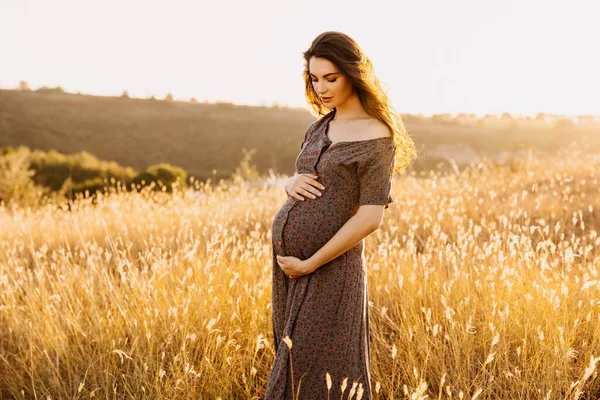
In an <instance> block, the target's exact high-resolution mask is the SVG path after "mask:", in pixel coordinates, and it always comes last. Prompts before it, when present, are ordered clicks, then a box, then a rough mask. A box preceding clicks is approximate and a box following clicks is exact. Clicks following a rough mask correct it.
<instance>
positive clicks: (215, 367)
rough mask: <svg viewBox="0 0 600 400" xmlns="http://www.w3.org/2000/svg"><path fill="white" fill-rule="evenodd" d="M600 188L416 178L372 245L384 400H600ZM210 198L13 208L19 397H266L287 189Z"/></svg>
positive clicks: (494, 177)
mask: <svg viewBox="0 0 600 400" xmlns="http://www.w3.org/2000/svg"><path fill="white" fill-rule="evenodd" d="M599 176H600V160H599V159H598V158H597V157H596V158H593V157H591V156H586V155H583V154H571V155H568V156H565V155H553V156H552V157H543V158H539V157H536V158H530V159H528V160H518V161H515V162H514V163H513V164H511V166H507V167H502V166H495V165H493V164H491V163H487V162H486V163H482V164H480V165H478V166H474V167H473V168H471V169H467V170H465V171H462V172H461V173H458V171H457V173H455V174H450V175H445V176H442V175H440V174H435V173H432V174H430V175H427V176H411V175H405V176H402V177H399V178H398V179H397V180H396V182H395V183H394V192H393V197H394V199H395V202H394V203H393V204H392V205H391V206H390V208H389V209H388V210H386V219H385V222H384V225H383V226H382V227H381V228H380V229H379V230H378V231H376V232H375V233H374V234H372V235H371V236H369V237H368V238H367V240H366V250H365V252H366V257H367V262H368V268H369V296H370V298H369V299H370V318H371V321H372V324H371V328H372V356H373V366H372V374H373V392H374V398H376V399H377V398H379V399H388V398H395V399H399V398H410V399H423V398H430V399H450V398H451V399H463V398H464V399H472V398H477V399H567V398H568V399H576V398H581V399H592V398H598V396H600V382H599V379H598V369H600V368H597V365H596V363H597V362H598V361H599V359H600V358H599V357H600V271H599V267H600V237H598V232H597V231H598V221H600V213H599V210H600V196H599V194H600V193H599V185H598V179H599ZM200 188H201V189H202V190H204V191H205V193H206V196H203V197H201V198H196V199H195V198H193V197H191V196H189V195H187V194H185V193H180V192H178V193H175V195H173V196H171V195H168V194H166V193H160V192H159V193H153V192H144V193H141V194H140V193H137V194H135V193H124V192H115V193H112V194H110V195H107V196H105V197H102V198H100V200H99V202H98V204H97V205H93V204H91V201H90V200H80V201H78V202H77V203H76V204H74V205H73V206H72V207H71V210H67V209H66V207H62V208H60V207H57V206H56V205H52V204H49V205H46V206H43V207H39V208H36V209H29V208H19V207H12V208H9V207H0V398H28V399H29V398H40V399H67V398H91V397H94V398H136V399H142V398H148V399H157V398H161V399H162V398H164V399H175V398H176V399H180V398H181V399H183V398H185V399H188V398H190V399H191V398H204V399H214V398H219V397H220V398H222V399H252V398H254V399H259V398H262V394H263V393H264V389H265V387H266V380H267V378H268V374H269V372H270V367H271V363H272V361H273V357H274V354H273V343H272V336H271V309H270V300H271V298H270V295H271V286H270V285H271V268H272V260H271V239H270V227H271V221H272V217H273V216H274V214H275V213H276V211H277V210H278V208H279V207H280V206H281V204H282V203H283V201H284V200H285V193H284V191H283V190H282V189H280V188H268V189H256V188H251V187H248V186H245V185H243V184H240V182H239V181H238V182H237V183H235V184H233V185H227V186H225V185H221V186H210V185H208V186H201V187H200ZM290 351H292V352H293V349H290ZM344 383H347V385H348V388H352V387H353V384H352V382H344ZM323 384H324V385H325V384H327V385H329V386H330V385H331V384H333V385H340V384H341V382H326V381H325V380H324V382H323ZM353 388H354V389H355V391H358V389H359V388H357V387H356V386H355V385H354V387H353ZM361 389H362V388H361ZM355 391H353V393H352V394H353V395H354V393H355ZM346 393H348V392H346ZM300 398H302V396H301V395H300ZM354 398H355V399H356V397H354Z"/></svg>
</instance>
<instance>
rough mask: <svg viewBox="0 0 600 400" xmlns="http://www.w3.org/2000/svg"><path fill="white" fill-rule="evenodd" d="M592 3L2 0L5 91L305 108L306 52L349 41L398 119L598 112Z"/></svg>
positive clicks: (599, 65)
mask: <svg viewBox="0 0 600 400" xmlns="http://www.w3.org/2000/svg"><path fill="white" fill-rule="evenodd" d="M598 16H600V1H598V0H563V1H557V0H453V1H448V0H412V1H405V0H396V1H379V0H369V1H364V0H363V1H353V0H327V1H312V0H302V1H295V0H285V1H284V0H264V1H248V0H218V1H217V0H212V1H210V2H207V1H204V0H200V1H198V0H195V1H192V0H190V1H183V0H170V1H153V0H143V1H141V0H118V1H117V0H103V1H93V2H92V1H87V0H77V1H74V0H52V1H47V0H0V88H2V89H13V88H16V87H17V86H18V84H19V82H20V81H22V80H23V81H26V82H27V83H28V84H29V86H30V87H31V88H32V89H37V88H38V87H41V86H49V87H55V86H61V87H62V88H63V89H65V90H66V91H68V92H72V93H75V92H82V93H85V94H96V95H104V96H118V95H121V93H123V91H124V90H127V91H128V93H129V95H130V96H131V97H143V98H146V97H150V96H155V97H156V98H164V97H165V96H166V94H167V93H171V94H172V95H173V97H174V98H175V99H176V100H189V99H190V98H192V97H195V98H196V99H197V100H198V101H209V102H215V101H226V102H233V103H237V104H254V105H271V104H281V105H288V106H292V107H304V108H308V106H307V104H306V100H305V98H304V83H303V81H302V69H303V68H304V60H303V58H302V52H303V51H305V50H306V49H308V47H309V46H310V44H311V42H312V40H313V39H314V38H315V37H316V36H317V35H319V34H320V33H322V32H324V31H340V32H344V33H346V34H348V35H350V36H351V37H353V38H354V39H355V40H356V41H357V42H358V44H359V45H360V46H361V47H362V48H363V49H364V50H365V52H366V54H367V55H368V57H369V58H370V59H371V60H372V62H373V65H374V67H375V72H376V74H377V76H378V77H379V79H380V80H381V81H382V83H383V87H384V88H385V90H386V91H387V93H388V95H389V97H390V100H391V102H392V104H393V106H394V107H395V109H396V110H397V111H398V112H401V113H411V114H424V115H431V114H439V113H451V114H456V113H461V112H465V113H475V114H477V115H478V116H481V115H483V114H486V113H492V114H500V113H502V112H509V113H511V114H513V115H521V116H524V115H535V114H536V113H538V112H545V113H552V114H561V115H571V116H575V115H580V114H595V115H599V114H600V52H599V51H598V41H599V40H600V23H598Z"/></svg>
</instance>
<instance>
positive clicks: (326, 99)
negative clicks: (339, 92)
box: [321, 97, 332, 101]
mask: <svg viewBox="0 0 600 400" xmlns="http://www.w3.org/2000/svg"><path fill="white" fill-rule="evenodd" d="M331 99H332V97H321V100H323V101H329V100H331Z"/></svg>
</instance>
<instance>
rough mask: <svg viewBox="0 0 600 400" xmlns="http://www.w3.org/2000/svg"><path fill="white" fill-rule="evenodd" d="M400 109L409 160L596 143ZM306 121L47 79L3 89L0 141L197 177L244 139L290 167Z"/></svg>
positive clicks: (561, 130) (535, 127) (578, 133)
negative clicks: (415, 152) (40, 84)
mask: <svg viewBox="0 0 600 400" xmlns="http://www.w3.org/2000/svg"><path fill="white" fill-rule="evenodd" d="M404 117H405V122H406V126H407V128H408V130H409V133H410V134H411V136H412V137H413V139H414V140H415V142H416V144H417V148H418V149H419V151H420V154H419V157H420V158H419V159H418V160H417V162H416V163H415V164H414V166H413V168H416V169H424V168H430V167H432V166H433V165H435V164H437V163H439V162H440V161H443V160H444V159H445V158H448V157H450V158H454V159H456V160H457V161H458V162H459V164H460V163H468V162H469V161H477V158H478V157H480V156H482V155H487V156H491V157H494V156H499V157H500V156H501V155H503V154H504V155H506V154H507V153H510V152H513V151H516V150H518V149H521V148H525V147H535V148H538V149H540V150H542V151H555V150H557V149H559V148H561V147H563V146H564V145H565V144H566V143H567V142H569V141H570V140H573V139H580V140H583V142H585V143H589V144H591V145H593V146H596V148H598V147H600V135H598V132H599V130H598V124H597V123H596V122H593V121H595V120H593V121H592V122H589V121H588V122H587V123H585V124H573V123H571V122H570V121H568V122H565V120H555V121H550V122H547V121H541V120H540V119H539V118H538V120H535V119H534V120H524V119H520V120H517V119H513V118H511V117H510V116H508V117H507V116H505V115H504V116H503V117H502V118H494V117H490V118H485V119H476V118H473V116H461V117H460V118H450V117H448V116H444V115H438V116H434V117H433V118H424V117H418V116H410V115H406V116H404ZM312 121H314V117H313V116H312V115H311V114H310V113H309V112H308V111H306V110H304V109H292V108H279V107H275V108H270V107H255V106H241V105H234V104H231V103H217V104H203V103H191V102H190V103H188V102H181V101H172V100H171V101H165V100H154V99H135V98H128V97H101V96H91V95H81V94H71V93H64V92H62V91H61V90H55V89H48V88H44V89H38V90H37V91H19V90H0V147H3V146H9V145H11V146H19V145H25V146H27V147H29V148H31V149H39V150H46V151H47V150H50V149H54V150H57V151H59V152H61V153H65V154H71V153H75V152H80V151H87V152H89V153H90V154H92V155H94V156H95V157H97V158H98V159H102V160H106V161H116V162H117V163H118V164H120V165H122V166H131V167H132V168H134V169H135V170H144V169H146V168H147V167H148V166H150V165H153V164H158V163H168V164H171V165H176V166H179V167H182V168H183V169H185V170H186V171H187V172H188V174H189V175H190V176H194V177H195V178H197V179H201V180H202V179H205V178H206V177H208V176H210V175H211V174H212V171H213V170H217V171H218V175H228V174H230V173H232V172H233V171H234V170H235V168H236V166H237V165H238V164H239V162H240V161H241V159H242V158H243V150H242V148H244V147H245V148H248V149H249V148H255V149H256V153H255V155H254V157H253V162H254V163H255V164H256V166H257V168H258V170H259V171H260V172H261V173H266V172H267V171H268V169H269V168H272V169H273V170H274V171H275V173H285V174H290V173H293V171H294V160H295V158H296V156H297V155H298V150H299V145H300V142H301V140H302V138H303V135H304V130H305V129H306V127H307V125H308V124H309V123H310V122H312Z"/></svg>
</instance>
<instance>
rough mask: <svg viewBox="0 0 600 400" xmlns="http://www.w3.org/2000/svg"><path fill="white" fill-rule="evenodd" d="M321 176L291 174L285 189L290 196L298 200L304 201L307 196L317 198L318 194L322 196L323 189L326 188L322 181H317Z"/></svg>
mask: <svg viewBox="0 0 600 400" xmlns="http://www.w3.org/2000/svg"><path fill="white" fill-rule="evenodd" d="M317 179H319V177H318V176H317V175H313V174H298V175H294V176H291V177H290V178H289V179H288V181H287V183H286V185H285V191H286V192H287V194H288V195H289V196H290V197H294V198H296V199H298V200H302V201H304V200H305V199H304V197H302V196H306V197H309V198H311V199H316V198H317V196H321V191H320V190H319V189H321V190H323V189H325V186H323V185H322V184H321V183H319V182H317Z"/></svg>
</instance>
